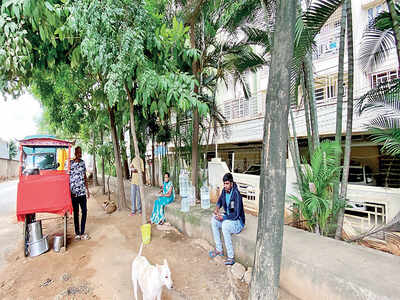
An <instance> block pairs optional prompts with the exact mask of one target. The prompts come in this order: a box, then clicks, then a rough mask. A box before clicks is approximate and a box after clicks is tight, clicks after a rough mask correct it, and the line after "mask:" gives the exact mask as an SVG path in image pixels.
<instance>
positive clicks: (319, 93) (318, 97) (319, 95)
mask: <svg viewBox="0 0 400 300" xmlns="http://www.w3.org/2000/svg"><path fill="white" fill-rule="evenodd" d="M323 100H324V88H320V89H315V101H317V102H318V101H323Z"/></svg>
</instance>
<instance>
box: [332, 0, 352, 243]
mask: <svg viewBox="0 0 400 300" xmlns="http://www.w3.org/2000/svg"><path fill="white" fill-rule="evenodd" d="M346 10H347V55H348V59H347V60H348V64H349V66H348V73H349V74H348V77H349V83H348V93H347V124H346V144H345V148H344V163H343V176H342V186H341V188H340V199H343V200H345V199H346V196H347V184H348V177H349V167H350V153H351V134H352V130H353V83H354V54H353V49H354V48H353V17H352V12H351V0H346ZM343 220H344V208H342V209H340V211H339V214H338V223H337V228H336V235H335V238H336V239H341V238H342V230H343Z"/></svg>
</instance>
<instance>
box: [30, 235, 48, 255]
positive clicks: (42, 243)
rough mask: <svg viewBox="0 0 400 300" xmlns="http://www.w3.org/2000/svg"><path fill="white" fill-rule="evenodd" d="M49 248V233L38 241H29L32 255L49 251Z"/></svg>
mask: <svg viewBox="0 0 400 300" xmlns="http://www.w3.org/2000/svg"><path fill="white" fill-rule="evenodd" d="M47 250H49V240H48V236H47V235H46V236H45V237H43V238H42V239H40V240H38V241H36V242H31V243H28V252H29V256H30V257H34V256H38V255H40V254H42V253H45V252H47Z"/></svg>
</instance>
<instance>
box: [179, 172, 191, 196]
mask: <svg viewBox="0 0 400 300" xmlns="http://www.w3.org/2000/svg"><path fill="white" fill-rule="evenodd" d="M188 183H189V178H188V175H187V174H186V172H185V170H181V173H180V174H179V189H180V190H179V194H180V195H181V197H187V195H188Z"/></svg>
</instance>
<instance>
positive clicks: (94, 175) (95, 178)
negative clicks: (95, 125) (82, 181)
mask: <svg viewBox="0 0 400 300" xmlns="http://www.w3.org/2000/svg"><path fill="white" fill-rule="evenodd" d="M93 148H94V151H93V185H94V186H97V185H99V182H98V180H97V165H96V133H95V132H93Z"/></svg>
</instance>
